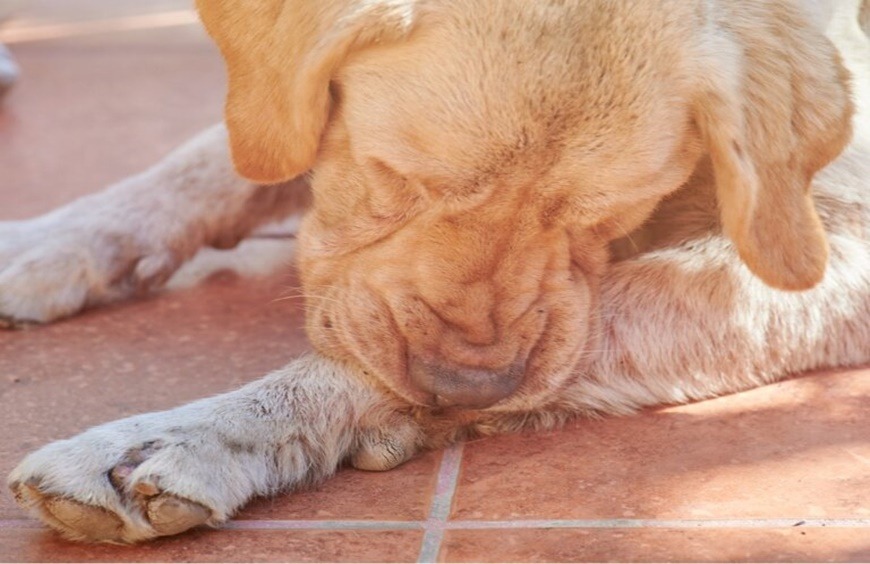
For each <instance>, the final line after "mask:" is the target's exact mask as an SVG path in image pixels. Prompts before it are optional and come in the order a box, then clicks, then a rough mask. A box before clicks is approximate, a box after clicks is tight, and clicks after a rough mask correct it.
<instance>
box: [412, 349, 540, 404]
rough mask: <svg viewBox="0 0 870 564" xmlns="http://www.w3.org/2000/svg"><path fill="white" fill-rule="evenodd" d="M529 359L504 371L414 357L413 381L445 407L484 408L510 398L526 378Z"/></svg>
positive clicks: (516, 363)
mask: <svg viewBox="0 0 870 564" xmlns="http://www.w3.org/2000/svg"><path fill="white" fill-rule="evenodd" d="M525 368H526V367H525V362H515V363H513V364H512V365H511V366H509V367H507V368H506V369H503V370H490V369H486V368H476V367H468V366H447V365H443V364H435V363H430V362H425V361H422V360H420V359H416V358H412V359H411V361H410V363H409V376H410V380H411V384H413V385H414V386H415V387H416V388H418V389H419V390H421V391H424V392H426V393H429V394H432V395H433V396H434V397H435V403H436V405H438V406H441V407H461V408H466V409H483V408H485V407H489V406H491V405H493V404H495V403H497V402H498V401H500V400H502V399H504V398H506V397H508V396H509V395H511V394H512V393H514V392H515V391H516V389H517V388H518V387H519V385H520V383H521V382H522V380H523V374H524V373H525Z"/></svg>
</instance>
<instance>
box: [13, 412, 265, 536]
mask: <svg viewBox="0 0 870 564" xmlns="http://www.w3.org/2000/svg"><path fill="white" fill-rule="evenodd" d="M164 417H165V414H164ZM169 419H171V418H169ZM253 450H254V448H248V449H246V448H244V447H243V446H242V445H237V446H236V448H233V446H232V445H229V444H225V443H224V442H222V441H221V440H220V438H219V437H218V436H217V435H216V434H214V433H211V432H210V431H209V429H208V428H207V427H206V426H201V425H199V424H190V423H187V424H182V425H177V424H176V425H173V424H172V422H171V421H169V422H167V421H161V420H158V419H155V418H154V416H153V415H148V416H140V417H136V418H132V419H126V420H122V421H117V422H114V423H110V424H107V425H103V426H101V427H97V428H94V429H91V430H90V431H87V432H85V433H83V434H81V435H78V436H77V437H74V438H72V439H69V440H63V441H57V442H54V443H51V444H49V445H47V446H45V447H43V448H42V449H40V450H38V451H36V452H34V453H33V454H31V455H29V456H28V457H27V458H25V459H24V461H22V463H21V464H20V465H19V466H18V467H17V468H16V469H15V470H14V471H13V472H12V474H11V475H10V476H9V487H10V488H11V489H12V492H13V494H14V496H15V499H16V501H17V502H18V504H19V505H21V506H22V507H23V508H25V509H26V510H28V511H29V512H30V513H31V514H32V515H34V516H35V517H38V518H39V519H41V520H42V521H43V522H44V523H46V524H47V525H49V526H51V527H52V528H54V529H56V530H57V531H59V532H60V533H61V534H62V535H63V536H64V537H66V538H69V539H72V540H81V541H88V542H114V543H131V542H137V541H142V540H147V539H151V538H155V537H160V536H167V535H174V534H178V533H181V532H183V531H186V530H188V529H190V528H192V527H196V526H199V525H203V524H209V525H215V524H218V523H220V522H222V521H224V520H226V519H228V518H229V516H230V514H231V513H232V511H233V510H234V509H235V508H236V507H237V506H238V505H240V504H241V503H243V502H244V501H245V500H247V498H248V497H249V496H250V488H251V484H250V481H249V480H248V479H247V478H248V477H247V476H245V472H246V461H245V458H246V456H251V455H252V451H253ZM253 466H256V464H254V465H253Z"/></svg>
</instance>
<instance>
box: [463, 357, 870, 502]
mask: <svg viewBox="0 0 870 564" xmlns="http://www.w3.org/2000/svg"><path fill="white" fill-rule="evenodd" d="M717 517H718V518H763V517H803V518H821V517H828V518H830V517H852V518H868V517H870V370H868V369H864V370H853V371H842V372H833V373H824V374H821V373H820V374H814V375H809V376H806V377H802V378H797V379H794V380H791V381H787V382H781V383H779V384H775V385H772V386H767V387H765V388H761V389H756V390H750V391H748V392H745V393H742V394H736V395H733V396H728V397H724V398H719V399H716V400H712V401H707V402H702V403H698V404H695V405H690V406H682V407H675V408H671V409H665V410H661V411H658V412H650V413H646V414H643V415H640V416H637V417H632V418H621V419H619V418H617V419H607V420H603V421H586V422H580V423H578V424H577V425H574V426H573V427H571V428H570V429H567V430H564V431H561V432H555V433H548V434H534V435H531V434H530V435H520V436H509V437H498V438H495V439H493V440H486V441H480V442H475V443H472V444H469V445H467V446H466V448H465V461H464V467H463V472H462V476H461V480H460V483H459V487H458V491H457V498H456V501H455V503H454V509H453V518H455V519H526V518H563V519H570V518H573V519H581V518H592V519H595V518H686V519H699V518H717Z"/></svg>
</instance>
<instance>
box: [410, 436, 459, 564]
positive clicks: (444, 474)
mask: <svg viewBox="0 0 870 564" xmlns="http://www.w3.org/2000/svg"><path fill="white" fill-rule="evenodd" d="M462 450H463V445H462V443H458V444H454V445H451V446H449V447H447V449H445V450H444V454H443V455H442V457H441V464H440V466H439V468H438V479H437V482H436V485H435V495H433V496H432V505H431V506H430V508H429V517H428V518H427V519H426V521H425V522H424V523H423V530H424V531H425V532H424V533H423V541H422V542H421V543H420V553H419V554H418V555H417V562H435V561H436V560H437V559H438V553H439V552H440V551H441V543H442V541H443V540H444V531H445V530H446V529H447V528H448V522H447V520H448V519H449V518H450V508H451V507H452V505H453V496H454V495H455V493H456V485H457V483H458V482H459V470H460V468H461V467H462Z"/></svg>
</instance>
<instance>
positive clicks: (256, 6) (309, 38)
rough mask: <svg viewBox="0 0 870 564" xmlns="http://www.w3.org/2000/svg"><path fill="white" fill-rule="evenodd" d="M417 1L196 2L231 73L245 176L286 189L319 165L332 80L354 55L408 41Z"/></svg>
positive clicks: (231, 102) (235, 135)
mask: <svg viewBox="0 0 870 564" xmlns="http://www.w3.org/2000/svg"><path fill="white" fill-rule="evenodd" d="M413 2H414V0H197V8H198V9H199V13H200V17H201V18H202V21H203V23H204V24H205V27H206V29H207V30H208V32H209V34H210V35H211V36H212V38H213V39H214V40H215V42H216V43H217V45H218V47H219V48H220V51H221V53H222V55H223V57H224V60H225V62H226V67H227V78H228V81H229V87H228V88H229V90H228V93H227V101H226V116H225V117H226V123H227V128H228V129H229V132H230V145H231V148H232V154H233V161H234V164H235V166H236V169H237V170H238V172H239V174H241V175H242V176H244V177H246V178H249V179H251V180H254V181H257V182H263V183H272V182H280V181H283V180H287V179H290V178H293V177H295V176H298V175H299V174H301V173H303V172H305V171H307V170H308V169H309V168H311V166H312V164H313V163H314V159H315V156H316V154H317V149H318V145H319V143H320V138H321V135H322V133H323V130H324V128H325V127H326V123H327V120H328V117H329V113H330V104H331V94H330V81H331V80H332V78H333V76H334V74H335V72H336V70H337V69H338V68H339V67H340V65H341V64H342V62H343V61H344V60H345V59H346V57H347V56H348V55H349V54H351V53H352V52H354V51H356V50H358V49H361V48H363V47H365V46H367V45H370V44H373V43H386V42H389V41H393V40H396V39H398V38H400V37H402V36H404V35H406V34H407V33H408V32H409V30H410V28H411V25H412V22H413Z"/></svg>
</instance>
